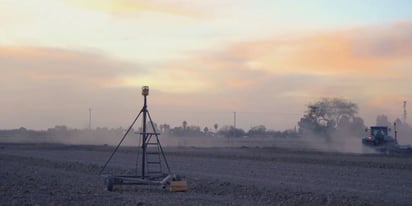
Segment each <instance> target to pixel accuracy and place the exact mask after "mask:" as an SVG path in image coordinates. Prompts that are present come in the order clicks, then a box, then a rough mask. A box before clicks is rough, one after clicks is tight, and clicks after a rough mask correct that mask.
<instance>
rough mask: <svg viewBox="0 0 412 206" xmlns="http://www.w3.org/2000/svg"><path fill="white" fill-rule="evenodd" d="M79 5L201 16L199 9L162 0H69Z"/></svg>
mask: <svg viewBox="0 0 412 206" xmlns="http://www.w3.org/2000/svg"><path fill="white" fill-rule="evenodd" d="M69 2H70V3H74V4H75V5H77V6H80V7H84V8H88V9H93V10H98V11H102V12H108V13H112V14H121V13H141V12H155V13H162V14H168V15H176V16H185V17H199V16H200V14H199V11H197V12H195V11H193V9H189V8H187V7H184V6H182V5H179V6H176V5H174V4H172V3H170V2H169V3H167V2H162V1H153V0H152V1H142V0H105V1H100V0H87V1H82V0H69Z"/></svg>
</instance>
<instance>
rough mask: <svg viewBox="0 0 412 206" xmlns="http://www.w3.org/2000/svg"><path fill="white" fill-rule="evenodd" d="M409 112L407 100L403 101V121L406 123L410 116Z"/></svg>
mask: <svg viewBox="0 0 412 206" xmlns="http://www.w3.org/2000/svg"><path fill="white" fill-rule="evenodd" d="M407 115H408V113H407V112H406V101H403V123H406V120H407V118H408V116H407Z"/></svg>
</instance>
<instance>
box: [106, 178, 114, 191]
mask: <svg viewBox="0 0 412 206" xmlns="http://www.w3.org/2000/svg"><path fill="white" fill-rule="evenodd" d="M113 181H114V179H113V178H112V177H106V179H105V180H104V183H105V185H106V190H107V191H110V192H111V191H113Z"/></svg>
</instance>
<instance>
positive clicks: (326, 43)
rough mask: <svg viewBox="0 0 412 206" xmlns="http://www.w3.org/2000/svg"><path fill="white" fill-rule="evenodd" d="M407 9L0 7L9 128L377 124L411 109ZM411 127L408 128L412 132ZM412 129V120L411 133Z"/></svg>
mask: <svg viewBox="0 0 412 206" xmlns="http://www.w3.org/2000/svg"><path fill="white" fill-rule="evenodd" d="M411 10H412V3H411V2H410V1H409V0H391V1H389V0H311V1H298V0H271V1H269V0H254V1H246V0H209V1H187V0H167V1H166V0H144V1H143V0H142V1H140V0H25V1H15V0H0V94H1V97H0V98H1V102H0V117H1V118H0V129H7V128H18V127H21V126H23V127H26V128H30V129H47V128H49V127H54V125H67V126H68V127H71V128H86V127H87V126H88V121H89V108H91V109H92V126H93V127H109V128H117V127H128V125H129V124H130V123H131V121H132V120H133V119H134V117H135V116H136V115H137V113H138V112H139V110H140V109H141V107H142V103H143V98H142V96H141V94H140V90H141V87H142V86H144V85H148V86H149V87H150V95H149V97H148V102H149V112H150V113H151V116H152V118H153V120H154V121H155V122H157V123H159V124H163V123H168V124H170V125H171V126H180V125H181V124H182V122H183V121H187V122H188V125H198V126H201V127H202V128H203V127H209V128H213V125H214V124H215V123H217V124H218V125H220V126H224V125H233V124H234V112H236V124H237V125H236V126H237V127H240V128H243V129H245V130H248V129H250V128H251V127H253V126H257V125H262V124H263V125H265V126H266V127H267V128H269V129H277V130H283V129H290V128H294V127H295V126H296V125H297V122H298V121H299V119H300V118H301V117H302V116H303V114H304V112H305V110H306V107H307V105H308V104H310V103H313V102H315V101H317V100H319V99H321V98H324V97H329V98H335V97H337V98H343V99H346V100H349V101H352V102H354V103H356V104H357V105H358V106H359V114H358V115H359V116H360V117H362V118H363V119H364V120H365V121H366V123H367V124H369V125H373V124H374V122H375V119H376V116H377V115H380V114H386V115H387V116H388V117H389V118H390V120H395V118H401V119H402V115H403V101H408V102H411V103H412V90H411V89H410V88H411V86H412V83H411V79H412V12H410V11H411ZM408 121H410V120H408ZM409 123H410V122H409Z"/></svg>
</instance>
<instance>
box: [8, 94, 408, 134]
mask: <svg viewBox="0 0 412 206" xmlns="http://www.w3.org/2000/svg"><path fill="white" fill-rule="evenodd" d="M357 114H358V106H357V105H356V104H355V103H352V102H350V101H347V100H343V99H339V98H333V99H329V98H324V99H321V100H319V101H317V102H315V103H311V104H308V106H307V110H306V112H305V113H304V114H303V117H302V118H301V119H300V120H299V121H298V123H297V125H298V127H297V128H294V129H288V130H284V131H275V130H268V129H267V128H266V126H264V125H257V126H254V127H252V128H250V129H249V130H248V131H245V130H243V129H241V128H235V127H233V126H228V125H224V126H219V125H218V123H215V124H214V125H213V127H211V128H209V127H200V126H197V125H190V124H189V122H187V121H186V120H184V121H183V122H182V124H181V126H176V127H171V126H170V125H169V124H160V125H158V124H156V123H154V124H153V126H154V128H155V130H156V131H157V132H159V133H161V135H162V136H166V137H168V136H171V137H205V138H207V137H211V136H213V137H229V138H230V137H233V138H255V137H274V138H297V137H305V138H306V137H316V138H324V139H325V140H326V141H329V140H332V139H333V138H342V137H357V138H361V137H362V136H364V135H365V128H366V126H365V123H364V121H363V119H362V118H361V117H359V116H357ZM395 122H396V123H397V128H398V131H399V133H400V134H401V133H402V134H403V135H411V134H412V128H411V127H409V125H408V124H407V123H403V122H402V121H401V120H400V119H396V121H395ZM376 125H377V126H388V127H391V128H392V127H393V123H391V122H390V121H389V120H388V118H387V117H386V116H385V115H378V116H377V119H376ZM148 127H149V129H148V131H149V132H152V131H153V129H152V128H151V125H150V124H148ZM140 131H141V128H137V131H132V132H133V133H134V132H140ZM124 132H125V129H124V128H121V127H120V128H116V129H109V128H106V127H98V128H96V129H71V128H68V127H66V126H64V125H60V126H55V127H54V128H50V129H47V130H43V131H36V130H28V129H26V128H24V127H21V128H19V129H11V130H0V137H24V138H36V137H42V138H46V139H53V138H56V137H59V138H70V137H80V138H81V137H88V136H94V137H102V138H103V137H105V138H109V137H118V136H121V135H123V134H124Z"/></svg>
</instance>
